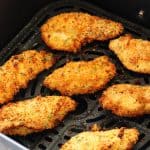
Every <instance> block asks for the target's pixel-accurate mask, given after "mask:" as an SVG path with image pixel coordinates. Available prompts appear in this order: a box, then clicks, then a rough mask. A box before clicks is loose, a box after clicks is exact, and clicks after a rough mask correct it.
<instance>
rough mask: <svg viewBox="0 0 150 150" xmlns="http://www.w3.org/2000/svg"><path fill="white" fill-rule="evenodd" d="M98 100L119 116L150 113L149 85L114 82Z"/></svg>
mask: <svg viewBox="0 0 150 150" xmlns="http://www.w3.org/2000/svg"><path fill="white" fill-rule="evenodd" d="M99 102H100V103H101V104H102V107H103V108H104V109H107V110H111V111H112V112H113V113H114V114H116V115H119V116H124V117H136V116H141V115H144V114H150V86H140V85H131V84H116V85H113V86H111V87H109V88H108V89H107V90H106V91H104V93H103V95H102V97H101V98H100V99H99Z"/></svg>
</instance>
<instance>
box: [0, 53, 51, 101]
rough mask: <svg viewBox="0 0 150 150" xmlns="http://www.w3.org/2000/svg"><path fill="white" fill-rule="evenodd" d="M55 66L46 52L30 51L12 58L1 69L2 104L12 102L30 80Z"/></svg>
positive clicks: (0, 98)
mask: <svg viewBox="0 0 150 150" xmlns="http://www.w3.org/2000/svg"><path fill="white" fill-rule="evenodd" d="M53 64H54V57H53V56H52V54H51V53H46V52H45V51H36V50H28V51H24V52H22V53H21V54H18V55H15V56H12V57H11V58H10V59H9V60H8V61H6V62H5V64H4V65H2V66H1V67H0V104H3V103H6V102H8V101H10V100H12V99H13V97H14V95H15V94H16V93H17V92H18V91H19V90H20V89H21V88H26V87H27V84H28V82H29V81H30V80H32V79H34V78H35V77H36V75H37V74H38V73H40V72H41V71H43V70H45V69H48V68H50V67H51V66H52V65H53Z"/></svg>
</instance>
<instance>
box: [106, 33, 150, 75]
mask: <svg viewBox="0 0 150 150" xmlns="http://www.w3.org/2000/svg"><path fill="white" fill-rule="evenodd" d="M109 48H110V49H111V50H112V51H113V52H115V54H116V55H117V56H118V58H119V59H120V61H121V62H122V63H123V65H124V66H125V67H126V68H128V69H129V70H132V71H135V72H138V73H146V74H150V41H147V40H142V39H135V38H133V37H132V36H131V35H129V34H127V35H125V36H121V37H120V38H118V39H115V40H112V41H110V43H109Z"/></svg>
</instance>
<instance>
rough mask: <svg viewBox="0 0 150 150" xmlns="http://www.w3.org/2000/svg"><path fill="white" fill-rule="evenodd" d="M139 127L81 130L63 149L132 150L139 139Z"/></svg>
mask: <svg viewBox="0 0 150 150" xmlns="http://www.w3.org/2000/svg"><path fill="white" fill-rule="evenodd" d="M138 136H139V132H138V130H137V129H134V128H131V129H126V128H120V129H112V130H108V131H96V132H92V131H87V132H81V133H79V134H77V135H76V136H74V137H72V138H71V139H70V140H69V141H68V142H66V143H65V144H64V145H63V146H62V148H61V150H131V149H132V148H133V146H134V144H136V142H137V140H138Z"/></svg>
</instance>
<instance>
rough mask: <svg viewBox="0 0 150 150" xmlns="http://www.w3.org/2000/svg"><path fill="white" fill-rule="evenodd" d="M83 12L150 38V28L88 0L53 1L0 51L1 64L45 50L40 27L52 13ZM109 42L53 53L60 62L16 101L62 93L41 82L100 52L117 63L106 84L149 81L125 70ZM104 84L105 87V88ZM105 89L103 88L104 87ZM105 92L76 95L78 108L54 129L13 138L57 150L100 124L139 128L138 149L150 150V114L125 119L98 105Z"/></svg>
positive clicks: (40, 148)
mask: <svg viewBox="0 0 150 150" xmlns="http://www.w3.org/2000/svg"><path fill="white" fill-rule="evenodd" d="M70 11H81V12H88V13H90V14H94V15H97V16H104V17H106V18H110V19H112V20H116V21H119V22H122V23H123V24H124V26H125V33H131V34H132V35H134V36H135V37H140V38H143V39H150V30H148V29H145V28H143V27H140V26H138V25H136V24H133V23H131V22H128V21H126V20H124V19H122V18H120V17H117V16H115V15H113V14H111V13H108V12H106V11H104V10H102V9H101V8H99V7H98V6H94V5H92V4H89V3H87V2H85V1H76V0H61V1H59V2H58V1H57V2H53V3H51V4H49V5H48V6H46V7H45V8H43V9H42V10H41V11H39V12H38V13H37V14H36V15H35V16H34V17H33V18H32V20H31V21H30V23H29V24H28V25H27V26H25V27H24V29H23V30H22V31H21V32H20V33H19V34H18V35H17V36H16V37H15V38H14V39H13V40H12V41H11V42H10V43H9V44H8V45H7V46H6V47H5V48H4V49H3V50H2V51H1V52H0V60H1V61H0V63H1V64H3V63H4V62H5V61H6V60H7V59H8V58H9V57H10V56H11V55H14V54H16V53H19V52H21V51H22V50H26V49H37V50H39V49H46V50H49V48H48V47H46V45H45V44H44V43H43V42H42V40H41V38H40V33H39V28H40V26H41V25H42V24H43V23H44V22H45V21H46V20H47V19H48V18H49V17H51V16H54V15H56V14H59V13H61V12H70ZM108 42H109V41H106V42H93V43H91V44H88V45H86V46H84V47H82V50H81V52H79V53H78V54H69V53H64V52H54V51H53V53H54V54H55V56H56V57H58V58H59V59H58V61H57V63H56V64H55V65H54V67H53V68H52V69H50V70H49V71H45V72H42V73H41V74H40V75H39V76H38V77H37V78H36V79H35V80H33V81H31V82H30V84H29V86H28V88H27V89H25V90H21V91H20V92H19V93H18V94H17V95H16V96H15V100H19V99H26V98H30V97H34V96H36V95H39V94H41V95H59V92H57V91H51V90H49V89H47V88H45V87H43V86H42V84H41V83H42V81H43V79H44V78H45V76H47V75H48V74H49V73H51V72H52V71H53V70H54V69H56V68H58V67H60V66H63V65H64V64H65V63H66V62H68V61H70V60H75V61H78V60H90V59H93V58H95V57H98V56H100V55H107V56H109V57H110V58H111V60H112V61H113V62H114V63H115V64H116V66H117V75H116V77H115V78H114V79H113V80H112V81H111V82H110V83H109V84H107V85H106V87H108V86H110V85H112V84H115V83H133V84H140V85H145V84H150V77H149V76H148V75H142V74H136V73H133V72H131V71H128V70H127V69H125V68H124V67H123V66H122V64H121V63H120V61H119V60H118V58H117V57H116V56H115V55H114V54H113V52H111V51H110V50H109V49H108ZM106 87H105V88H106ZM105 88H104V89H105ZM101 93H102V90H101V91H97V92H96V93H94V94H87V95H77V96H73V98H74V99H75V100H76V101H77V102H78V103H79V105H78V108H77V110H76V111H75V112H74V113H72V114H70V115H68V116H67V117H66V119H65V120H64V121H63V122H62V123H60V124H59V125H58V126H57V127H56V128H55V129H52V130H46V131H44V132H42V133H36V134H31V135H29V136H26V137H12V138H13V139H14V140H16V141H18V142H19V143H21V144H23V145H24V146H26V147H27V148H29V149H35V150H58V149H59V148H60V147H61V145H62V144H63V143H64V142H65V141H67V140H68V139H70V137H72V136H73V135H75V134H77V133H79V132H81V131H85V130H88V129H89V127H90V126H91V125H92V124H94V123H97V124H100V125H101V127H103V128H104V129H111V128H115V127H121V126H124V127H136V128H137V129H139V131H140V139H139V141H138V143H137V144H136V146H135V147H134V149H135V150H150V119H149V117H150V116H149V115H145V116H142V117H139V118H130V119H129V118H122V117H118V116H115V115H113V114H111V113H110V112H109V111H106V110H103V109H102V108H101V107H100V106H99V104H98V100H97V99H98V98H99V97H100V95H101Z"/></svg>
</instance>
